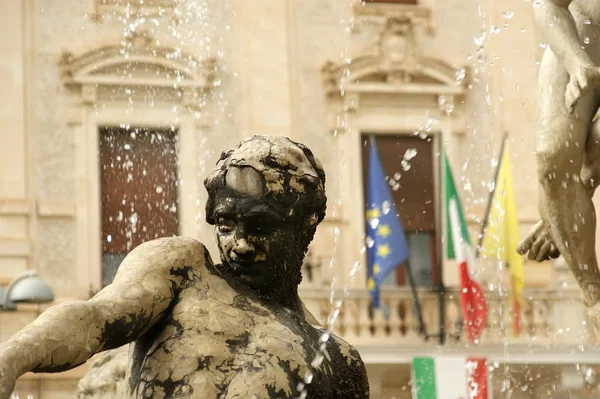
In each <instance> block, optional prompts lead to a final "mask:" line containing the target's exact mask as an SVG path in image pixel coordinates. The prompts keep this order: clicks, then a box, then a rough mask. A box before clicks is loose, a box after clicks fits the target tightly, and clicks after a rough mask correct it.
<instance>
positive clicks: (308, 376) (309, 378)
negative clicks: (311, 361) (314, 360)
mask: <svg viewBox="0 0 600 399" xmlns="http://www.w3.org/2000/svg"><path fill="white" fill-rule="evenodd" d="M313 377H314V374H313V373H312V371H310V370H308V371H307V372H306V374H304V379H303V381H304V383H305V384H310V383H311V382H312V380H313Z"/></svg>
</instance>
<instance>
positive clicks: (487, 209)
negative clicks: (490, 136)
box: [475, 132, 508, 259]
mask: <svg viewBox="0 0 600 399" xmlns="http://www.w3.org/2000/svg"><path fill="white" fill-rule="evenodd" d="M506 140H508V132H505V133H504V138H503V139H502V146H501V147H500V156H499V158H498V164H497V165H496V172H495V173H494V188H493V189H492V192H491V193H490V196H489V199H488V203H487V205H486V207H485V215H484V217H483V224H482V226H481V233H480V234H479V243H478V244H477V248H476V249H475V259H479V253H480V252H481V246H482V245H483V239H484V237H485V229H486V228H487V226H488V222H489V218H490V212H491V210H492V202H493V201H494V194H495V193H496V187H497V186H498V184H497V183H498V175H499V174H500V167H501V166H502V165H501V164H502V158H503V156H504V148H505V147H506Z"/></svg>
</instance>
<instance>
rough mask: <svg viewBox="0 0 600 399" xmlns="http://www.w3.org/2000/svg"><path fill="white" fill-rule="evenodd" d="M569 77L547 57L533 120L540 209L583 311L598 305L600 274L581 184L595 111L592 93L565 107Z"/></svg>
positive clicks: (592, 215) (588, 200)
mask: <svg viewBox="0 0 600 399" xmlns="http://www.w3.org/2000/svg"><path fill="white" fill-rule="evenodd" d="M568 81H569V76H568V74H567V72H566V71H565V70H564V69H563V68H562V66H560V65H559V63H558V61H557V59H556V57H555V56H554V54H552V53H551V52H550V51H547V52H546V54H545V55H544V58H543V60H542V64H541V66H540V73H539V80H538V90H539V92H538V110H537V120H536V131H535V133H536V156H537V165H538V179H539V187H540V198H539V208H540V214H541V216H542V220H543V222H544V224H545V225H546V226H549V227H550V228H549V231H550V236H551V237H552V240H553V241H554V243H555V244H556V247H557V248H558V250H559V251H560V253H561V254H562V255H563V257H564V258H565V260H566V262H567V264H568V265H569V268H570V269H571V271H572V273H573V275H574V277H575V279H576V280H577V282H578V284H579V287H580V288H581V290H582V294H583V300H584V303H585V304H586V306H588V307H591V306H593V305H595V304H597V303H598V302H600V270H598V264H597V260H596V253H595V232H596V217H595V213H594V206H593V204H592V200H591V197H590V195H589V194H588V190H587V189H586V187H585V186H584V185H583V183H582V181H581V177H580V174H581V172H582V167H583V165H584V154H585V146H586V142H587V138H588V132H589V131H590V128H591V125H592V117H593V116H594V114H595V112H596V110H597V100H596V95H595V93H593V92H592V93H590V94H588V95H586V96H584V97H582V98H581V99H580V101H579V102H578V104H577V106H576V107H575V111H574V112H573V113H572V114H569V113H568V111H567V109H566V107H565V88H566V86H567V83H568Z"/></svg>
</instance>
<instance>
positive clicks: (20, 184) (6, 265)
mask: <svg viewBox="0 0 600 399" xmlns="http://www.w3.org/2000/svg"><path fill="white" fill-rule="evenodd" d="M10 3H11V4H12V6H9V5H8V4H7V5H6V6H5V7H3V10H2V13H0V52H1V53H2V59H3V62H2V66H1V67H0V77H1V79H0V82H1V83H0V87H1V90H0V102H1V103H2V110H1V111H0V122H1V123H2V126H3V128H4V131H3V132H2V134H0V237H2V238H0V284H1V283H6V282H7V281H4V280H10V278H11V277H13V276H14V275H16V274H18V273H19V272H22V271H24V270H26V269H27V268H28V267H31V264H32V263H33V262H30V261H29V257H30V255H31V253H32V251H31V248H30V240H29V238H28V237H29V235H30V234H29V230H30V226H29V224H28V221H29V219H28V215H29V214H30V213H32V212H33V210H34V209H35V203H34V200H33V194H32V192H31V188H32V187H30V185H29V184H28V182H29V178H30V172H28V171H32V170H34V168H33V167H28V164H29V163H30V162H29V159H30V157H32V154H31V153H30V151H29V150H28V145H29V144H30V139H29V138H28V137H27V136H28V131H29V130H30V129H28V123H27V118H26V110H28V109H31V108H29V107H27V106H26V101H27V96H26V87H27V86H26V84H27V68H26V66H27V65H26V60H27V59H28V52H27V48H28V46H27V43H28V36H27V34H26V32H27V18H26V15H25V13H26V11H25V10H26V4H27V2H14V1H13V2H10Z"/></svg>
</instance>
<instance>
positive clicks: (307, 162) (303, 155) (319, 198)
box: [204, 136, 326, 293]
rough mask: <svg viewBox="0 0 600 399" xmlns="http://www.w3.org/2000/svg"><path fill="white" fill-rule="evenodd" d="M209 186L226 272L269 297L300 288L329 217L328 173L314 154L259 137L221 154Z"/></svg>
mask: <svg viewBox="0 0 600 399" xmlns="http://www.w3.org/2000/svg"><path fill="white" fill-rule="evenodd" d="M204 185H205V187H206V190H207V191H208V201H207V203H206V221H207V222H208V223H209V224H211V225H214V226H215V234H216V239H217V244H218V246H219V251H220V255H221V261H222V266H221V270H224V271H226V272H227V273H229V274H230V275H232V276H234V277H235V278H236V279H238V280H239V281H241V282H243V283H244V284H246V285H248V286H250V287H252V288H255V289H258V290H259V291H261V292H263V293H268V292H269V291H271V290H272V289H273V287H288V286H289V287H296V286H297V285H298V284H300V281H301V279H302V275H301V266H302V260H303V258H304V254H305V253H306V251H307V249H308V245H309V244H310V242H311V241H312V239H313V236H314V234H315V230H316V228H317V225H318V224H319V223H320V222H321V221H322V220H323V218H324V217H325V209H326V197H325V172H324V171H323V167H322V166H321V163H320V162H319V161H318V160H317V159H316V158H315V157H314V155H313V154H312V152H311V151H310V150H309V149H308V148H307V147H306V146H304V145H302V144H300V143H296V142H293V141H292V140H290V139H288V138H286V137H269V136H254V137H252V138H250V139H247V140H244V141H242V142H241V143H240V144H238V146H237V147H236V148H235V149H234V150H231V151H228V152H225V153H223V154H221V158H220V159H219V161H218V162H217V168H216V169H215V170H214V171H213V172H212V173H211V174H210V175H209V176H208V178H207V179H206V180H205V181H204Z"/></svg>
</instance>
